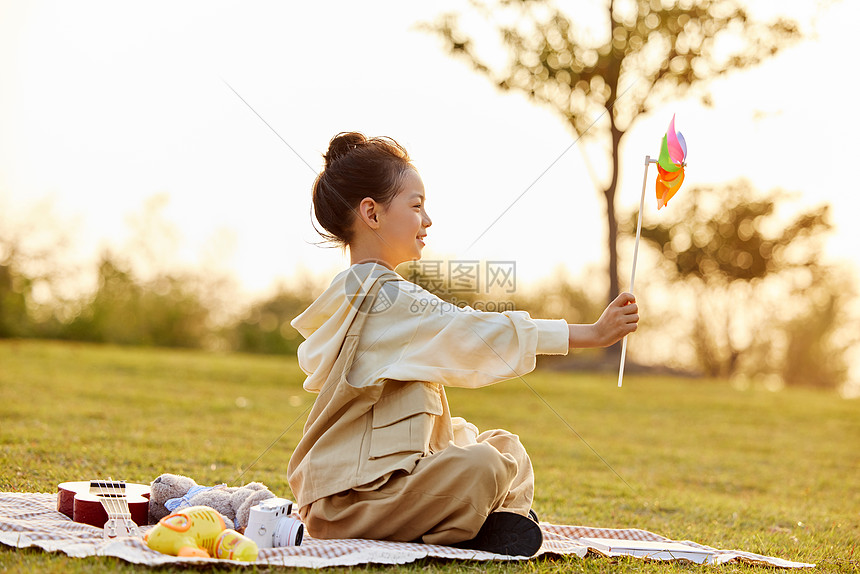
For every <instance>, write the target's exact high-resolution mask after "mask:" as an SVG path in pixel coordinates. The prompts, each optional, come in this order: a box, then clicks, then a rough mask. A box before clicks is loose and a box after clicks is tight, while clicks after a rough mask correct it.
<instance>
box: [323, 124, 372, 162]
mask: <svg viewBox="0 0 860 574" xmlns="http://www.w3.org/2000/svg"><path fill="white" fill-rule="evenodd" d="M365 143H367V138H366V137H364V134H361V133H358V132H341V133H339V134H337V135H336V136H334V137H333V138H332V140H331V141H330V142H329V144H328V151H327V152H326V153H325V155H324V156H323V157H324V158H325V165H326V167H328V166H330V165H331V164H332V162H334V161H335V160H337V159H338V158H341V157H343V156H345V155H346V154H348V153H349V152H350V151H352V150H354V149H355V148H356V147H358V146H360V145H363V144H365Z"/></svg>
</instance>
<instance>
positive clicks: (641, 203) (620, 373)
mask: <svg viewBox="0 0 860 574" xmlns="http://www.w3.org/2000/svg"><path fill="white" fill-rule="evenodd" d="M652 163H657V160H656V159H651V156H650V155H646V156H645V175H644V176H643V177H642V197H641V198H640V199H639V221H638V222H637V223H636V244H635V246H634V247H633V269H632V270H631V271H630V292H631V293H632V292H633V283H634V282H635V281H636V261H637V260H638V259H639V237H640V236H641V235H642V212H643V211H644V210H645V186H646V185H647V183H648V166H649V165H651V164H652ZM626 358H627V335H625V336H624V340H623V341H622V343H621V364H620V365H619V366H618V386H619V388H620V387H621V383H622V382H623V381H624V361H625V359H626Z"/></svg>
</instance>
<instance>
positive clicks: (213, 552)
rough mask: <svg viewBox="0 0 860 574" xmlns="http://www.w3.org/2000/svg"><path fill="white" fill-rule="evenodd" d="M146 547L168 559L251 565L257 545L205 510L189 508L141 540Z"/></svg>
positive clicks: (157, 526)
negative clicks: (233, 562)
mask: <svg viewBox="0 0 860 574" xmlns="http://www.w3.org/2000/svg"><path fill="white" fill-rule="evenodd" d="M144 541H145V542H146V544H147V546H149V547H150V548H152V549H153V550H156V551H158V552H162V553H164V554H170V555H171V556H183V557H200V558H210V557H211V558H224V559H227V560H242V561H246V562H252V561H254V560H256V559H257V551H258V548H257V544H256V542H254V541H253V540H251V539H250V538H248V537H247V536H244V535H242V534H239V533H238V532H236V531H235V530H230V529H228V528H227V527H226V525H225V524H224V519H222V518H221V515H220V514H218V512H217V511H216V510H215V509H213V508H209V507H208V506H192V507H190V508H185V509H182V510H178V511H176V512H174V513H173V514H170V515H168V516H165V517H164V518H162V519H161V520H159V521H158V524H156V525H155V527H154V528H153V529H152V530H150V531H149V533H147V535H146V536H145V537H144Z"/></svg>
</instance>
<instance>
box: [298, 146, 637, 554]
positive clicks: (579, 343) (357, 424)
mask: <svg viewBox="0 0 860 574" xmlns="http://www.w3.org/2000/svg"><path fill="white" fill-rule="evenodd" d="M324 157H325V167H324V169H323V171H322V172H321V173H320V174H319V176H318V177H317V179H316V181H315V182H314V186H313V205H314V214H315V216H316V219H317V221H318V222H319V224H320V225H321V226H322V227H323V229H324V230H325V231H321V230H319V229H318V231H319V232H320V234H321V235H322V236H323V237H324V238H326V239H328V240H333V241H335V242H337V243H338V244H340V245H342V246H344V247H347V248H348V249H349V255H350V259H351V266H350V267H349V268H348V269H347V270H345V271H343V272H341V273H340V274H339V275H337V276H336V277H335V278H334V280H333V281H332V283H331V285H330V286H329V288H328V289H327V290H326V291H325V292H324V293H323V294H322V295H320V296H319V298H318V299H317V300H316V301H314V302H313V304H311V306H310V307H308V309H307V310H306V311H304V312H303V313H302V314H301V315H299V316H298V317H296V318H295V319H294V320H293V322H292V325H293V327H295V328H296V329H297V330H298V331H299V332H300V333H301V334H302V336H303V337H305V339H306V340H305V341H304V342H303V343H302V344H301V345H300V347H299V351H298V358H299V365H300V366H301V368H302V369H303V370H304V372H305V373H306V374H307V375H308V376H307V379H306V380H305V383H304V388H305V389H306V390H308V391H310V392H314V393H319V395H318V397H317V398H316V401H315V402H314V406H313V409H312V410H311V413H310V415H309V416H308V420H307V423H306V424H305V428H304V434H303V436H302V439H301V440H300V441H299V444H298V445H297V446H296V450H295V451H294V452H293V454H292V457H291V459H290V463H289V471H288V476H289V482H290V487H291V489H292V491H293V495H294V496H295V497H296V502H297V506H298V507H299V514H300V515H301V517H302V519H303V520H304V522H305V525H306V527H307V529H308V532H309V533H310V534H311V535H312V536H314V537H317V538H371V539H378V540H398V541H420V542H425V543H429V544H450V545H456V546H460V547H465V548H474V549H478V550H487V551H491V552H496V553H500V554H508V555H524V556H531V555H533V554H535V553H536V552H537V551H538V550H539V549H540V546H541V544H542V536H541V531H540V528H539V526H538V525H537V519H536V515H534V513H533V512H531V504H532V499H533V497H534V475H533V473H532V465H531V461H530V460H529V456H528V454H527V453H526V451H525V449H524V448H523V446H522V444H521V443H520V441H519V438H518V437H517V436H516V435H513V434H511V433H509V432H507V431H503V430H492V431H488V432H484V433H480V434H479V432H478V429H477V428H476V427H475V426H474V425H472V424H470V423H468V422H466V421H465V420H463V419H461V418H459V417H452V416H451V414H450V412H449V410H448V401H447V399H446V396H445V389H444V387H445V386H454V387H468V388H476V387H481V386H484V385H489V384H492V383H497V382H499V381H503V380H506V379H510V378H514V377H517V376H520V375H523V374H525V373H528V372H530V371H532V370H533V369H534V367H535V355H537V354H539V353H542V354H566V353H567V351H568V349H569V348H571V347H594V346H607V345H610V344H612V343H615V342H616V341H618V340H619V339H621V338H622V337H623V336H624V335H626V334H628V333H631V332H633V331H635V330H636V324H637V322H638V320H639V316H638V314H637V313H638V311H637V306H636V304H635V303H634V298H633V296H632V295H630V294H628V293H624V294H622V295H620V296H619V297H618V298H617V299H616V300H615V301H613V302H612V303H611V304H610V305H609V306H608V307H607V308H606V310H605V311H604V312H603V315H602V316H601V317H600V319H599V320H598V321H597V322H596V323H594V324H592V325H568V324H567V323H566V322H565V321H563V320H558V321H553V320H540V319H532V318H531V317H530V316H529V315H528V313H526V312H524V311H508V312H504V313H489V312H478V311H475V310H473V309H471V308H468V307H466V308H459V307H456V306H453V305H449V304H445V303H444V302H443V301H441V300H439V299H438V298H437V297H436V296H435V295H432V294H431V293H429V292H427V291H425V290H424V289H422V288H421V287H419V286H417V285H415V284H413V283H410V282H408V281H406V280H404V279H403V278H402V277H400V276H399V275H397V274H396V273H394V268H395V267H397V265H399V264H400V263H403V262H406V261H412V260H417V259H420V258H421V251H422V250H423V248H424V239H425V237H426V236H427V229H428V228H429V227H430V226H431V224H432V221H431V219H430V217H429V216H428V215H427V211H426V209H425V201H426V194H425V191H424V185H423V183H422V181H421V178H420V177H419V175H418V172H417V171H416V169H415V167H414V166H413V165H412V164H411V161H410V159H409V156H408V155H407V153H406V150H404V149H403V148H402V147H401V146H400V145H399V144H397V142H395V141H394V140H391V139H388V138H370V139H368V138H365V137H364V136H363V135H361V134H359V133H341V134H338V135H337V136H335V137H334V139H332V140H331V142H330V144H329V149H328V152H327V153H326V154H325V156H324Z"/></svg>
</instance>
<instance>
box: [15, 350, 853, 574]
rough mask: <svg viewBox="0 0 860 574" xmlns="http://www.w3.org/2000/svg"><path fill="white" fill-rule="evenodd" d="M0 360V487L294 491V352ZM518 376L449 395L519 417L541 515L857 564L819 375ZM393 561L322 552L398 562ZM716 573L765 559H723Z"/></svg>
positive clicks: (594, 562) (846, 459) (831, 565)
mask: <svg viewBox="0 0 860 574" xmlns="http://www.w3.org/2000/svg"><path fill="white" fill-rule="evenodd" d="M0 365H2V368H0V420H2V421H3V424H2V425H0V490H3V491H16V492H51V491H54V490H55V488H56V485H57V483H59V482H62V481H66V480H83V479H89V478H92V477H100V476H108V475H109V476H112V477H113V478H117V479H119V478H122V479H126V480H130V481H133V482H149V481H151V480H153V479H154V478H155V477H156V476H158V475H159V474H161V473H163V472H176V473H180V474H185V475H188V476H191V477H193V478H195V479H196V480H197V481H198V482H199V483H200V484H219V483H221V482H226V483H228V484H233V483H237V482H247V481H251V480H258V481H261V482H263V483H265V484H266V485H267V486H269V487H270V488H271V489H272V490H273V492H275V493H278V494H280V495H282V496H287V497H289V496H290V491H289V488H288V484H287V481H286V471H285V469H286V466H287V462H288V460H289V456H290V453H291V451H292V448H293V447H294V446H295V444H296V442H297V440H298V438H299V437H300V435H301V428H302V425H303V423H304V419H305V417H306V415H307V410H308V408H309V406H310V404H311V401H312V400H313V395H311V394H309V393H306V392H304V391H303V390H302V388H301V385H302V381H303V379H304V375H303V374H302V372H301V371H300V369H299V368H298V365H297V363H296V360H295V358H294V357H272V356H257V355H246V354H236V353H234V354H218V353H208V352H200V351H188V350H184V351H177V350H164V349H151V348H149V349H145V348H130V347H113V346H103V345H91V344H70V343H57V342H43V341H0ZM524 379H525V381H526V382H527V383H528V385H526V384H523V382H522V381H519V380H514V381H510V382H507V383H501V384H498V385H492V386H490V387H486V388H482V389H477V390H468V389H450V392H449V400H450V403H451V410H452V413H453V414H456V415H458V416H464V417H466V418H467V419H468V420H470V421H473V422H474V423H475V424H477V425H478V426H479V428H482V429H487V428H506V429H508V430H510V431H512V432H515V433H517V434H518V435H519V436H520V438H521V440H522V441H523V443H524V444H525V445H526V447H527V448H528V450H529V452H530V454H531V456H532V461H533V465H534V470H535V475H536V482H537V488H536V499H535V510H536V511H537V512H538V514H539V515H540V516H541V518H542V519H543V520H547V521H550V522H553V523H556V524H559V523H563V524H585V525H593V526H604V527H617V528H642V529H646V530H650V531H653V532H657V533H659V534H663V535H665V536H668V537H671V538H674V539H681V540H694V541H696V542H699V543H703V544H708V545H712V546H715V547H720V548H739V549H742V550H748V551H751V552H757V553H761V554H767V555H771V556H780V557H783V558H786V559H790V560H799V561H804V562H815V563H818V564H819V569H820V570H822V571H826V572H837V573H846V574H847V573H848V572H856V569H857V563H856V560H857V552H858V550H860V546H858V540H860V521H858V516H860V474H858V473H857V472H855V470H856V468H857V464H858V462H860V461H858V453H857V448H856V445H857V444H858V440H860V412H858V409H860V402H858V401H848V400H843V399H840V398H839V397H837V396H836V395H834V394H832V393H823V392H820V391H818V390H814V389H786V390H785V391H783V392H780V393H771V392H768V391H765V390H763V389H761V388H749V389H747V390H739V389H737V388H733V387H732V386H730V385H729V384H728V383H727V382H726V381H721V380H706V381H702V380H696V381H690V380H687V379H673V378H664V377H638V376H635V375H632V374H631V375H629V376H628V377H627V378H626V380H625V384H624V389H623V392H619V391H618V389H617V388H616V387H615V377H614V375H612V374H609V375H606V376H596V375H591V374H562V373H543V372H535V373H532V374H529V375H526V376H525V377H524ZM180 383H181V384H180ZM544 401H546V402H544ZM548 405H551V407H552V410H550V408H549V407H548ZM571 429H575V431H572V430H571ZM576 433H579V435H581V436H582V438H583V439H584V440H585V441H588V445H589V446H590V447H591V448H593V449H594V450H595V451H597V452H598V453H600V455H601V456H602V457H603V458H604V459H605V461H606V463H604V462H603V461H601V460H600V459H599V458H598V457H597V456H596V455H595V453H594V452H592V450H591V449H590V448H589V446H586V444H585V443H584V442H583V440H580V438H578V437H577V434H576ZM276 439H278V440H276ZM270 444H272V445H273V446H272V447H271V449H269V450H268V452H265V454H263V456H262V457H261V458H260V459H259V461H258V462H256V464H254V465H253V466H250V468H249V465H250V464H251V463H252V462H253V461H254V460H255V459H256V458H257V456H258V455H260V454H261V453H264V451H265V450H266V447H267V446H269V445H270ZM607 464H608V465H611V467H612V469H614V470H615V471H616V472H617V473H618V474H619V475H620V476H622V477H623V478H624V480H625V481H626V482H627V483H628V484H629V485H630V488H628V486H626V485H625V484H624V482H622V481H621V480H620V479H619V478H618V477H617V476H616V475H615V474H613V472H612V471H611V470H610V469H609V468H608V467H607ZM243 470H245V471H246V472H245V474H244V475H242V474H241V473H242V471H243ZM7 568H8V569H10V570H11V571H13V572H14V571H19V572H33V571H39V572H42V571H49V570H50V571H55V572H108V571H110V572H113V571H116V570H122V571H126V572H143V571H144V570H145V571H149V570H150V568H146V569H144V568H142V567H140V566H134V565H131V564H128V563H125V562H122V561H119V560H114V559H106V558H87V559H76V558H69V557H66V556H63V555H59V554H51V553H45V552H41V551H37V550H16V549H12V548H8V547H4V546H2V545H0V570H3V569H7ZM392 568H393V567H391V566H371V567H366V568H364V567H362V568H354V569H349V570H347V569H334V571H336V572H347V571H350V572H354V571H359V572H393V571H395V570H397V571H399V569H398V568H394V569H392ZM399 568H400V569H405V570H409V571H416V572H417V571H421V572H424V571H428V572H444V573H451V572H493V573H497V572H498V573H503V572H538V573H541V574H550V573H553V572H593V573H597V572H619V573H621V574H624V573H632V572H654V573H660V574H665V573H667V572H668V573H682V572H684V573H689V572H691V567H690V565H688V564H664V563H648V562H644V561H639V560H620V561H619V560H611V559H607V558H602V557H597V556H588V557H586V558H584V559H577V558H570V559H551V558H550V559H540V560H533V561H529V562H527V563H516V564H503V563H502V564H500V563H491V562H479V563H463V562H446V561H433V560H425V561H419V562H417V563H415V564H412V565H407V566H404V567H399ZM193 570H195V569H194V568H192V569H191V570H189V569H180V568H166V569H164V570H163V571H167V572H174V571H176V572H179V571H182V572H189V571H193ZM700 570H701V569H700V568H693V569H692V571H696V572H698V571H700ZM159 571H162V569H159ZM216 571H219V572H220V571H225V572H226V571H236V572H246V571H248V570H247V569H245V568H244V567H243V568H241V569H235V568H232V569H231V568H230V567H228V566H226V565H225V566H224V567H223V568H217V569H216ZM266 571H271V569H266ZM719 572H720V573H721V574H722V573H739V572H743V573H760V572H762V569H761V567H760V566H753V565H742V564H725V565H721V566H719Z"/></svg>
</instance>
